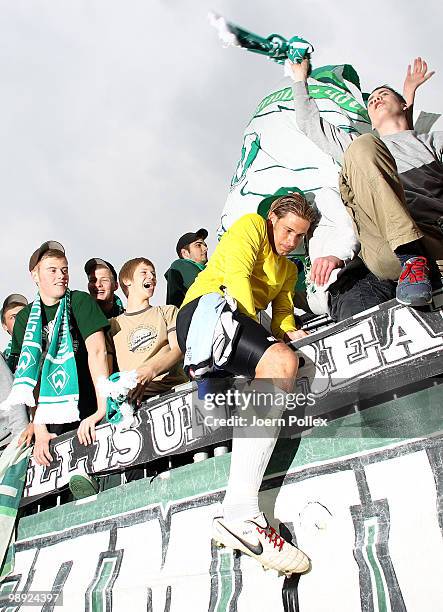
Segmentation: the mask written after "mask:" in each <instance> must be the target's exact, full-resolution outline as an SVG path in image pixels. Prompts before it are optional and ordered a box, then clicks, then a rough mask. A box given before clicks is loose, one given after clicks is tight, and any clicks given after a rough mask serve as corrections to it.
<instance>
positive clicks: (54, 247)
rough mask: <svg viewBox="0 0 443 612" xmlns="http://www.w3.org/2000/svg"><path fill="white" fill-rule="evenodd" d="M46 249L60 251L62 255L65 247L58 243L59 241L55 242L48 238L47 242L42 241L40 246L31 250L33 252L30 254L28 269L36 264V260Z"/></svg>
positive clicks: (30, 269)
mask: <svg viewBox="0 0 443 612" xmlns="http://www.w3.org/2000/svg"><path fill="white" fill-rule="evenodd" d="M46 251H60V253H61V254H62V255H64V254H65V249H64V247H63V245H62V244H60V242H57V241H56V240H48V241H47V242H44V243H43V244H42V245H41V246H39V247H38V249H37V250H36V251H34V252H33V254H32V255H31V259H30V260H29V271H30V272H32V270H33V269H34V268H35V266H36V265H37V264H38V262H39V261H40V259H41V258H42V257H43V255H44V254H45V253H46Z"/></svg>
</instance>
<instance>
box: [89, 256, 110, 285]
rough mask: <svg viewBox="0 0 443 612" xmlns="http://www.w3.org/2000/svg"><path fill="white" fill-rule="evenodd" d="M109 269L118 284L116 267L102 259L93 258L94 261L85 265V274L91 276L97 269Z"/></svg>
mask: <svg viewBox="0 0 443 612" xmlns="http://www.w3.org/2000/svg"><path fill="white" fill-rule="evenodd" d="M97 267H100V268H108V270H111V274H112V276H113V277H114V280H115V282H117V272H116V271H115V269H114V266H113V265H112V264H110V263H109V261H105V260H104V259H100V257H93V258H92V259H88V261H87V262H86V263H85V272H86V274H87V275H88V276H89V275H90V274H91V272H93V271H94V270H95V268H97Z"/></svg>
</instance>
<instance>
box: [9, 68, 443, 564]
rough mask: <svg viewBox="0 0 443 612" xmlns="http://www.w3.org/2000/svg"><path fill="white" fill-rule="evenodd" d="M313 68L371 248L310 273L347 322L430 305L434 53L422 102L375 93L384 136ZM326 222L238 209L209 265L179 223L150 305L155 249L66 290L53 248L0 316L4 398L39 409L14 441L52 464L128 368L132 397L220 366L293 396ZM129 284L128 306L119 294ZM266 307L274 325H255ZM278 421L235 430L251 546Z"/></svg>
mask: <svg viewBox="0 0 443 612" xmlns="http://www.w3.org/2000/svg"><path fill="white" fill-rule="evenodd" d="M308 74H309V60H307V59H305V60H303V61H302V62H301V63H299V64H294V65H293V80H294V87H293V89H294V100H295V105H296V111H297V119H296V120H297V122H298V125H299V128H300V130H302V131H303V132H304V133H305V134H306V135H307V136H308V137H309V138H311V139H312V140H313V142H315V144H316V145H317V146H318V147H320V148H321V149H322V150H323V151H324V152H325V153H327V154H329V155H331V156H332V157H334V159H336V160H337V161H338V162H339V163H340V165H341V167H342V171H341V174H340V177H339V188H340V193H341V198H342V202H343V205H344V206H345V207H346V209H347V210H348V212H349V214H350V215H351V218H352V220H353V223H354V230H355V232H356V236H357V238H358V241H359V244H360V251H359V253H358V254H357V255H356V257H355V258H353V259H352V260H350V261H342V260H340V259H338V258H337V257H336V256H334V255H333V254H332V253H331V255H330V256H326V257H322V258H319V260H317V261H314V262H313V265H312V269H311V278H312V279H313V280H314V282H316V283H317V284H318V285H319V286H321V285H323V284H325V283H326V282H328V280H329V277H330V274H331V272H332V271H333V270H334V269H339V270H340V273H339V274H338V275H337V280H336V281H335V282H334V283H333V284H332V285H330V287H329V305H328V308H329V311H330V313H331V314H332V315H333V317H334V318H335V319H336V320H342V319H344V318H347V317H349V316H352V315H355V314H357V313H359V312H361V311H363V310H365V309H367V308H370V307H373V306H375V305H377V304H380V303H382V302H384V301H386V300H389V299H391V298H394V297H396V298H397V300H398V301H399V302H400V303H402V304H405V305H408V306H411V307H423V306H426V305H428V304H430V303H431V301H432V291H433V289H435V288H437V287H438V286H439V285H441V281H440V270H439V265H440V266H441V262H442V260H443V240H442V238H443V236H442V230H443V200H442V193H443V164H442V157H443V134H442V133H439V132H436V133H433V134H426V135H423V134H417V133H416V132H414V131H413V130H412V129H411V126H410V112H411V104H412V102H413V95H414V93H415V89H416V88H417V87H418V86H419V85H420V84H421V83H423V82H424V81H425V80H427V78H429V74H428V72H427V66H426V64H425V63H423V62H422V61H421V60H420V62H418V61H416V63H415V64H414V69H413V71H411V79H410V80H412V81H414V83H412V85H411V91H410V94H411V97H412V101H411V99H410V100H409V101H407V100H406V99H405V98H404V97H403V96H401V95H400V94H398V93H397V92H396V91H394V90H392V89H391V88H390V87H389V86H387V85H382V86H381V87H377V88H376V89H375V90H374V91H373V92H372V93H371V95H370V96H369V101H368V112H369V117H370V119H371V122H372V126H373V128H374V129H377V131H378V137H376V136H375V135H372V134H366V135H363V136H359V137H356V135H355V134H352V133H349V131H346V130H342V129H340V128H339V127H336V126H333V125H332V124H328V123H326V122H325V121H324V119H322V118H321V117H320V114H319V112H318V109H317V108H316V104H315V101H314V100H313V99H312V98H310V96H309V93H308V89H307V87H306V82H307V78H308ZM410 84H411V83H410ZM317 220H318V219H317V213H316V211H315V210H314V209H313V208H312V207H311V206H310V205H309V204H308V202H307V201H306V199H305V198H304V197H303V196H302V195H301V194H290V195H286V196H280V197H276V198H275V200H274V201H273V202H270V209H269V212H268V215H267V218H266V219H265V218H263V217H261V216H260V215H258V214H255V213H251V214H248V215H244V216H243V217H241V218H240V219H238V221H237V222H235V223H234V224H233V225H232V226H231V227H230V228H229V229H228V231H227V232H226V233H225V234H224V235H223V237H222V238H221V240H220V242H219V244H218V246H217V248H216V249H215V252H214V253H213V254H212V256H211V258H209V261H208V249H207V245H206V243H205V240H206V238H207V236H208V232H207V231H206V230H205V229H203V228H201V229H199V230H197V231H196V232H189V233H186V234H184V235H183V236H181V238H180V239H179V240H178V242H177V246H176V251H177V256H178V258H177V259H176V260H175V261H174V262H173V263H172V264H171V266H170V268H169V269H168V270H167V272H166V273H165V278H166V280H167V297H166V304H165V305H161V306H152V305H151V304H150V300H151V298H152V296H153V294H154V291H155V288H156V270H155V267H154V264H153V263H152V262H151V261H150V260H149V259H147V258H145V257H138V258H135V259H130V260H129V261H127V262H126V263H125V264H124V265H123V266H122V268H121V270H120V272H119V274H118V275H117V273H116V271H115V269H114V267H113V266H112V264H111V263H109V262H107V261H106V260H104V259H101V258H92V259H89V260H88V261H87V262H86V264H85V266H84V270H85V273H86V276H87V288H88V293H86V292H84V291H77V290H71V289H70V288H69V268H68V259H67V256H66V253H65V250H64V248H63V246H62V245H61V244H60V243H59V242H56V241H49V242H45V243H44V244H42V245H41V246H40V247H39V248H38V249H37V250H36V251H35V252H34V253H33V254H32V255H31V257H30V261H29V271H30V273H31V275H32V278H33V280H34V282H35V283H36V285H37V287H38V292H39V298H38V299H37V300H35V301H34V302H32V303H28V301H27V299H26V298H25V297H24V296H22V295H18V294H11V295H9V296H8V297H7V298H6V299H5V300H4V303H3V308H2V312H1V319H2V324H3V327H4V329H5V330H6V331H7V332H8V333H9V334H10V335H11V342H10V345H9V346H8V348H7V349H6V351H5V353H4V359H5V361H6V362H7V364H8V366H9V368H10V370H11V372H13V373H15V379H14V384H13V386H12V390H11V392H10V394H9V396H8V399H7V400H6V401H9V403H10V404H11V405H12V406H14V405H20V404H25V405H26V406H27V407H28V411H29V412H28V414H29V418H30V423H29V425H28V426H27V427H26V429H25V430H24V431H23V432H22V434H21V437H20V441H19V442H20V443H26V444H30V443H31V442H32V441H34V451H33V453H34V458H35V460H36V461H37V463H39V464H42V465H49V464H50V462H51V460H52V456H51V453H50V447H49V442H50V440H51V438H53V437H54V436H56V435H60V434H62V433H64V432H66V431H70V430H73V429H76V430H77V435H78V438H79V440H80V442H81V443H82V444H85V445H87V444H91V443H92V442H93V441H94V440H95V427H96V425H97V424H98V423H99V422H100V421H101V420H102V419H103V418H104V417H105V413H106V399H105V398H103V397H102V396H101V395H100V393H99V380H100V378H101V377H108V376H109V375H110V374H111V373H113V372H117V371H135V372H136V376H137V386H136V387H135V388H134V389H133V390H132V391H130V393H129V395H128V399H129V401H130V402H131V403H132V404H133V405H134V406H137V405H139V404H140V403H141V402H142V401H144V400H145V399H147V398H150V397H153V396H155V395H158V394H162V393H166V392H169V391H171V389H173V388H174V387H176V386H177V385H180V384H182V383H184V382H186V381H187V380H188V376H190V377H191V378H192V377H194V376H196V375H199V376H202V375H205V374H207V373H208V372H209V371H210V370H211V368H214V367H215V368H218V369H219V370H220V369H221V370H225V371H227V372H228V373H230V374H233V375H236V374H241V375H244V376H246V377H248V378H249V379H250V380H251V381H254V380H260V379H265V380H269V379H276V378H278V379H280V380H281V381H283V382H281V388H282V390H283V391H284V392H289V391H290V388H291V384H293V381H294V379H295V377H296V375H297V368H298V361H297V358H296V356H295V354H294V353H293V351H292V350H291V349H290V348H288V347H287V346H286V344H285V341H293V340H297V339H299V338H301V337H303V336H305V335H306V332H303V331H302V330H299V329H297V325H296V321H295V318H294V301H293V299H294V291H295V285H296V281H297V266H296V265H295V264H294V263H292V262H291V261H290V260H289V259H288V257H287V256H288V255H289V254H290V253H291V252H292V251H293V250H294V249H295V248H296V247H297V245H298V244H299V243H300V241H301V240H303V239H306V238H308V239H309V236H310V235H311V233H312V229H313V228H315V224H316V222H317ZM119 287H120V288H121V290H122V291H123V293H124V295H125V297H126V300H127V303H126V306H124V305H123V303H122V301H121V300H120V298H118V296H117V295H116V293H115V292H116V290H117V289H118V288H119ZM232 299H235V300H236V303H233V301H232ZM270 304H271V305H272V322H271V332H269V331H267V330H264V329H263V328H262V327H261V326H260V324H259V323H258V321H257V313H258V312H259V311H260V310H264V309H266V308H267V306H268V305H270ZM179 308H180V312H179ZM185 372H186V373H185ZM36 406H37V407H36ZM277 412H278V411H277ZM279 414H280V416H281V413H279ZM279 414H277V413H276V414H275V417H276V418H277V417H278V416H279ZM278 432H279V428H278V427H274V428H273V429H272V431H271V430H269V431H268V432H267V433H266V435H265V436H263V437H262V438H259V439H255V438H253V439H244V440H241V441H238V440H237V441H234V446H233V453H232V460H231V475H230V480H229V484H228V489H227V493H226V498H225V502H224V516H223V517H220V519H217V521H216V523H215V527H214V529H215V532H216V533H217V539H218V540H219V541H221V542H224V543H225V544H226V545H227V546H231V547H233V548H239V549H240V550H244V552H246V553H247V554H250V548H248V547H247V546H246V549H244V548H242V544H241V542H242V540H240V539H239V542H240V544H239V543H238V541H237V540H236V539H235V538H236V536H235V535H233V533H234V532H235V531H236V527H235V525H237V524H238V523H239V522H242V527H241V529H242V530H243V531H242V533H243V534H244V533H248V532H251V533H252V532H254V533H255V531H254V530H258V532H259V533H262V532H263V533H265V532H266V533H267V531H268V529H270V527H269V525H268V523H267V520H266V518H265V517H264V515H262V514H260V513H259V509H258V505H257V504H258V502H257V494H258V488H259V486H260V483H261V479H262V476H263V473H264V470H265V468H266V465H267V463H268V461H269V458H270V455H271V453H272V450H273V448H274V445H275V440H276V439H277V437H278ZM226 525H228V527H226ZM245 525H246V527H245ZM245 529H246V531H245ZM248 530H249V531H248ZM227 533H228V534H230V535H229V536H228V535H226V534H227ZM268 535H269V534H268ZM232 538H234V539H232ZM282 542H283V541H282ZM262 544H263V545H265V544H266V542H265V541H263V542H262ZM279 546H280V544H279ZM286 546H287V543H284V542H283V543H281V546H280V551H282V550H284V551H285V555H289V556H288V559H289V558H290V559H289V560H288V561H287V565H284V564H283V565H282V568H281V569H282V571H305V570H306V568H307V567H308V560H307V557H306V556H305V555H304V554H303V553H302V552H301V551H299V550H298V549H297V548H295V547H292V548H291V549H290V550H289V549H287V548H285V547H286ZM288 546H289V545H288ZM292 549H294V550H295V551H296V552H294V551H293V550H292ZM248 550H249V552H248ZM288 551H289V552H288ZM291 555H292V556H291ZM294 555H295V556H294ZM252 556H254V555H252ZM269 563H271V562H270V561H269ZM285 563H286V561H285ZM269 566H272V563H271V565H269ZM278 567H280V566H278ZM291 568H292V569H291ZM294 568H295V569H294Z"/></svg>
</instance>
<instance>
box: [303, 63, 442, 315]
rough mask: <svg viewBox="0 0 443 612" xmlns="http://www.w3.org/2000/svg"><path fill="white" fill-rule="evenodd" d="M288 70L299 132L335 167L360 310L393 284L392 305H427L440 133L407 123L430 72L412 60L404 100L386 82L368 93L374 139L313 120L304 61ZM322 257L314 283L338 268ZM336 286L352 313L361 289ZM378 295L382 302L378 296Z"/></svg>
mask: <svg viewBox="0 0 443 612" xmlns="http://www.w3.org/2000/svg"><path fill="white" fill-rule="evenodd" d="M292 73H293V80H294V81H295V82H294V86H293V90H294V101H295V108H296V121H297V124H298V127H299V129H300V130H301V131H302V132H303V133H304V134H305V135H306V136H308V137H309V138H310V139H311V140H312V141H313V142H314V143H315V144H317V146H319V147H320V149H321V150H322V151H324V152H325V153H328V154H329V155H331V156H332V157H333V158H334V159H335V160H336V161H337V162H339V163H340V164H341V165H342V172H341V174H340V179H339V184H340V193H341V196H342V199H343V202H344V204H345V206H346V208H347V209H348V212H349V214H350V215H351V218H352V220H353V222H354V227H355V230H356V233H357V234H358V238H359V240H360V244H361V251H360V257H361V259H362V260H363V262H364V264H365V265H366V267H367V268H368V270H369V274H367V275H366V281H367V283H366V284H367V287H366V290H367V291H366V296H365V297H366V298H367V304H366V307H370V305H374V303H371V302H374V300H375V303H380V301H385V300H386V299H389V292H390V291H389V283H392V282H393V281H395V282H396V286H395V285H392V287H393V288H394V287H395V295H396V297H397V300H398V301H399V302H401V303H403V304H407V305H409V306H413V307H419V306H424V305H426V304H429V303H430V302H431V300H432V286H431V280H430V273H429V264H430V263H431V265H432V266H435V264H434V261H437V262H438V261H441V260H442V259H443V164H442V153H443V133H442V132H434V133H430V134H417V133H416V132H415V131H413V130H411V129H410V124H409V122H410V107H411V105H412V102H413V98H414V95H415V90H416V89H417V87H418V86H419V85H420V84H421V83H423V82H425V81H426V80H428V79H429V78H430V76H432V74H433V73H428V71H427V65H426V63H425V62H423V61H422V60H421V59H420V58H417V60H416V61H415V63H414V68H413V69H412V70H411V68H410V67H409V69H408V74H407V77H406V81H405V94H406V95H407V97H408V100H405V98H403V96H401V95H400V94H398V93H397V92H396V91H394V90H393V89H392V88H391V87H389V86H387V85H383V86H380V87H377V88H376V89H374V91H373V92H372V93H371V95H370V96H369V99H368V113H369V117H370V119H371V123H372V127H373V128H374V129H376V130H377V132H378V135H379V138H377V137H376V136H375V135H372V134H364V135H363V136H359V137H356V135H355V134H349V133H348V132H346V131H344V130H341V129H340V128H339V127H336V126H334V125H332V124H330V123H328V122H327V121H325V120H324V119H323V118H322V117H321V116H320V113H319V111H318V109H317V106H316V104H315V101H314V100H313V99H312V98H310V96H309V93H308V89H307V78H308V73H309V61H308V60H303V61H302V62H301V63H300V64H293V65H292ZM324 259H325V261H322V262H319V266H318V268H317V269H314V270H313V276H314V280H315V278H317V279H320V280H322V278H324V276H325V274H326V275H327V273H328V272H329V273H330V270H331V269H333V268H334V267H337V266H339V267H340V266H343V262H335V261H328V258H324ZM322 275H323V276H322ZM436 276H437V275H436ZM349 285H351V286H349ZM344 287H345V290H344V293H343V295H340V291H339V292H338V294H336V296H335V298H336V299H338V300H339V301H340V300H342V298H343V301H344V302H345V303H346V302H347V306H349V304H350V303H351V312H350V314H352V308H353V304H352V302H353V300H354V299H356V298H357V300H361V296H362V291H361V286H360V285H359V283H357V284H354V285H353V286H352V283H349V282H348V283H345V284H344ZM392 291H393V290H392ZM331 293H332V291H331ZM379 293H380V294H381V295H382V296H383V295H387V296H388V297H387V298H384V299H381V298H379V295H378V294H379ZM393 295H394V294H393ZM393 295H392V297H393ZM371 296H372V297H371ZM377 300H379V301H377ZM341 306H343V304H342V305H341ZM345 309H346V304H345ZM362 309H363V308H360V310H362ZM348 310H349V308H348ZM348 316H349V315H348Z"/></svg>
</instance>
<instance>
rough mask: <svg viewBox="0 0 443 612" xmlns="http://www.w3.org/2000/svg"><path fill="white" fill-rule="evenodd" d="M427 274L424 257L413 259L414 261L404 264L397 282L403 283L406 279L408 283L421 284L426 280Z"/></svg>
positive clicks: (426, 263) (426, 261) (426, 264)
mask: <svg viewBox="0 0 443 612" xmlns="http://www.w3.org/2000/svg"><path fill="white" fill-rule="evenodd" d="M428 272H429V269H428V260H427V259H426V257H414V259H412V260H409V261H407V262H406V265H405V269H404V270H403V272H402V273H401V275H400V278H399V281H400V282H401V281H404V280H405V279H406V278H407V279H408V281H409V282H410V283H421V282H423V281H424V280H426V275H427V273H428Z"/></svg>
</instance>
